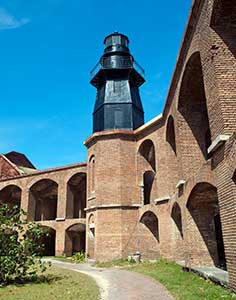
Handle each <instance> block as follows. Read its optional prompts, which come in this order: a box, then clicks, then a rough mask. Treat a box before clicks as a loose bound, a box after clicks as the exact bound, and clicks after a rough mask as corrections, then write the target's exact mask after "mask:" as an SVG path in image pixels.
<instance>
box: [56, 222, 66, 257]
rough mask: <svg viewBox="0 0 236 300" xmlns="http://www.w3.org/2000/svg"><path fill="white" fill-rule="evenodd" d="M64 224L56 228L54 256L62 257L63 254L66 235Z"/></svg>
mask: <svg viewBox="0 0 236 300" xmlns="http://www.w3.org/2000/svg"><path fill="white" fill-rule="evenodd" d="M63 223H64V222H61V224H60V225H59V226H58V227H57V230H56V245H55V255H56V256H63V255H64V254H65V239H66V233H65V228H64V226H63V225H64V224H63Z"/></svg>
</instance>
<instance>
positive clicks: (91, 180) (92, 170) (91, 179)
mask: <svg viewBox="0 0 236 300" xmlns="http://www.w3.org/2000/svg"><path fill="white" fill-rule="evenodd" d="M89 191H90V193H92V192H94V191H95V157H94V155H92V156H91V157H90V159H89Z"/></svg>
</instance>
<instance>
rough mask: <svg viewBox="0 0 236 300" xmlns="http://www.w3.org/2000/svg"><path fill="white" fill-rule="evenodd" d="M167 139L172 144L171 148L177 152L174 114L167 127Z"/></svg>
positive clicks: (170, 117)
mask: <svg viewBox="0 0 236 300" xmlns="http://www.w3.org/2000/svg"><path fill="white" fill-rule="evenodd" d="M166 141H167V142H168V143H169V145H170V146H171V149H172V150H173V151H174V153H176V141H175V125H174V119H173V117H172V116H169V118H168V121H167V127H166Z"/></svg>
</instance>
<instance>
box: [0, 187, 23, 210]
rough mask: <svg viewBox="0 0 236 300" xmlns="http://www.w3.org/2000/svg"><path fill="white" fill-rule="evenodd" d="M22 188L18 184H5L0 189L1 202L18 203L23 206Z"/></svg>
mask: <svg viewBox="0 0 236 300" xmlns="http://www.w3.org/2000/svg"><path fill="white" fill-rule="evenodd" d="M21 194H22V189H21V188H20V186H18V185H16V184H8V185H5V186H4V187H3V188H2V189H1V190H0V204H10V205H14V206H15V205H17V206H18V207H19V208H20V206H21Z"/></svg>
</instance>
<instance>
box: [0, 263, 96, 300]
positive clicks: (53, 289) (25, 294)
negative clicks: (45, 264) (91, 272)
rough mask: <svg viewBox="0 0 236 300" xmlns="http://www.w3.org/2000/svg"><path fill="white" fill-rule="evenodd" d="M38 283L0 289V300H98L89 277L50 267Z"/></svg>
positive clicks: (93, 283)
mask: <svg viewBox="0 0 236 300" xmlns="http://www.w3.org/2000/svg"><path fill="white" fill-rule="evenodd" d="M46 279H47V280H44V281H41V282H39V283H30V284H25V285H9V286H7V287H3V288H0V299H1V300H33V299H36V300H45V299H46V300H48V299H50V300H98V299H100V296H99V289H98V287H97V285H96V283H95V281H94V280H93V279H91V278H90V277H88V276H86V275H84V274H81V273H78V272H74V271H69V270H64V269H59V268H56V267H51V268H49V269H48V271H47V274H46Z"/></svg>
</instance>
